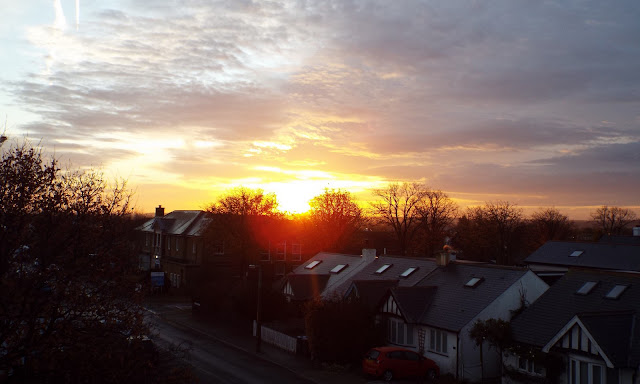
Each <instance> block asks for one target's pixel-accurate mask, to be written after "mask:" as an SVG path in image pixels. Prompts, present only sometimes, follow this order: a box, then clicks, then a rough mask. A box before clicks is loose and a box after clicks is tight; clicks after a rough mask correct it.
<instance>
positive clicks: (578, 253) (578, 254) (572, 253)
mask: <svg viewBox="0 0 640 384" xmlns="http://www.w3.org/2000/svg"><path fill="white" fill-rule="evenodd" d="M583 253H584V251H580V250H578V251H573V252H571V254H570V255H569V256H571V257H578V256H580V255H582V254H583Z"/></svg>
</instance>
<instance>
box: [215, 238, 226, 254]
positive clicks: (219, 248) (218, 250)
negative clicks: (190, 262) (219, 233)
mask: <svg viewBox="0 0 640 384" xmlns="http://www.w3.org/2000/svg"><path fill="white" fill-rule="evenodd" d="M213 254H214V255H224V241H216V242H215V243H213Z"/></svg>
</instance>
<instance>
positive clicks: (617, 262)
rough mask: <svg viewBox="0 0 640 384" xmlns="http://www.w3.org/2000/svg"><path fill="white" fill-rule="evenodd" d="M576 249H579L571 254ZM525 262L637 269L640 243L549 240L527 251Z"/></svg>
mask: <svg viewBox="0 0 640 384" xmlns="http://www.w3.org/2000/svg"><path fill="white" fill-rule="evenodd" d="M578 251H582V253H580V254H579V255H578V256H571V255H572V254H574V255H575V254H577V252H578ZM574 252H576V253H574ZM525 263H528V264H548V265H557V266H566V267H581V268H597V269H608V270H617V271H640V245H628V244H613V243H606V242H603V243H579V242H564V241H550V242H547V243H545V244H544V245H543V246H541V247H540V248H538V249H537V250H536V251H535V252H533V253H532V254H531V255H529V257H527V258H526V259H525Z"/></svg>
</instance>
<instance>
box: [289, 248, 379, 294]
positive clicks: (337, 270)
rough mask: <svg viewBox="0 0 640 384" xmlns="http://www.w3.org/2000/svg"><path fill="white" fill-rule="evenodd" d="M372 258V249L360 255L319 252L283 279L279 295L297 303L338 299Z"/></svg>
mask: <svg viewBox="0 0 640 384" xmlns="http://www.w3.org/2000/svg"><path fill="white" fill-rule="evenodd" d="M375 258H376V254H375V249H363V250H362V255H346V254H342V253H329V252H320V253H318V254H316V255H315V256H313V257H312V258H310V259H309V260H307V261H306V262H305V263H304V264H302V265H300V266H299V267H297V268H296V269H294V270H293V271H292V272H291V273H290V274H288V275H287V277H286V279H285V282H284V284H283V290H282V291H283V293H284V295H285V297H287V299H288V300H289V301H297V302H301V301H306V300H311V299H313V298H323V299H333V298H342V295H344V291H343V289H346V287H347V286H348V285H347V284H346V283H347V282H349V281H350V279H351V277H352V276H354V275H355V274H356V273H358V272H359V271H361V270H362V269H363V268H364V267H366V266H367V265H368V264H370V263H371V262H373V261H374V260H375Z"/></svg>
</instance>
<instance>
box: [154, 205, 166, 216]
mask: <svg viewBox="0 0 640 384" xmlns="http://www.w3.org/2000/svg"><path fill="white" fill-rule="evenodd" d="M162 216H164V208H163V207H162V205H158V207H157V208H156V217H162Z"/></svg>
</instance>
